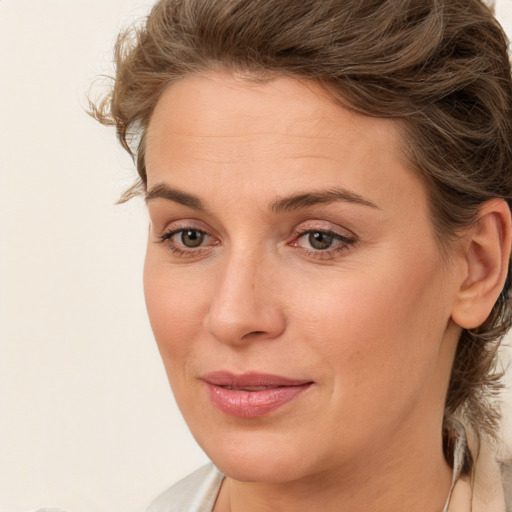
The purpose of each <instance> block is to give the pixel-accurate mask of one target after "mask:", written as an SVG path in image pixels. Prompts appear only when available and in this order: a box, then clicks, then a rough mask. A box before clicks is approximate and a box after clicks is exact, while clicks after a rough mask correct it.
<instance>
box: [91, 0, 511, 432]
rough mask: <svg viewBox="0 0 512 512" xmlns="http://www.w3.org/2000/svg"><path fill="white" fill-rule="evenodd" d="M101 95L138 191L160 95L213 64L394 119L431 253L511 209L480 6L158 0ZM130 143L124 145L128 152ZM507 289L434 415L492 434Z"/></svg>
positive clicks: (503, 66)
mask: <svg viewBox="0 0 512 512" xmlns="http://www.w3.org/2000/svg"><path fill="white" fill-rule="evenodd" d="M115 62H116V76H115V79H114V86H113V89H112V92H111V95H109V96H108V97H106V98H104V99H103V101H102V102H99V103H98V105H97V106H96V107H95V106H94V105H92V106H91V109H92V112H93V115H94V116H95V117H96V118H97V119H99V120H100V121H101V122H102V123H104V124H112V125H115V127H116V129H117V135H118V137H119V140H120V142H121V144H122V145H123V146H124V147H125V149H126V150H127V151H129V152H130V153H131V154H132V156H133V157H134V158H136V164H137V170H138V173H139V182H138V183H137V184H136V185H135V186H134V187H132V188H131V189H129V190H128V191H127V193H125V195H124V196H123V198H122V199H121V201H123V200H127V199H129V198H130V197H132V196H133V195H136V194H137V192H144V190H145V185H146V167H145V132H146V128H147V127H148V124H149V121H150V118H151V115H152V112H153V109H154V107H155V105H156V103H157V101H158V99H159V97H160V95H161V94H162V92H163V91H164V90H165V89H166V88H167V87H168V86H169V85H170V84H171V83H173V82H175V81H176V80H179V79H181V78H183V77H186V76H189V75H191V74H196V73H201V72H205V71H207V70H212V69H215V68H223V69H227V70H231V71H233V72H237V73H241V74H246V75H247V76H251V77H252V78H255V77H256V78H257V77H262V78H265V77H267V78H268V77H270V78H271V77H273V76H283V75H287V76H292V77H300V78H305V79H310V80H315V81H317V82H319V83H321V84H323V85H325V87H326V88H327V90H328V91H329V92H330V93H331V94H332V95H333V96H334V97H335V98H337V99H338V100H339V101H340V102H341V103H342V104H343V105H344V106H348V107H349V108H352V109H354V110H356V111H358V112H360V113H363V114H365V115H368V116H376V117H387V118H393V119H398V120H401V124H402V128H403V140H404V146H405V149H406V152H407V155H408V158H409V161H410V163H411V166H412V167H413V168H414V169H415V170H416V171H417V172H418V173H419V174H420V175H421V176H423V178H424V179H425V181H426V183H427V189H428V191H429V197H430V203H431V211H432V218H433V222H434V225H435V227H436V233H437V235H438V238H439V240H440V242H441V246H442V247H444V248H446V247H448V244H447V242H449V241H450V240H451V239H452V238H453V237H454V236H455V235H456V233H457V232H458V231H459V230H460V229H461V228H464V227H468V226H469V225H471V223H472V222H474V220H475V216H476V214H477V212H478V208H479V206H480V205H481V204H482V203H483V202H485V201H486V200H488V199H490V198H496V197H500V198H504V199H505V200H506V201H507V202H508V203H509V205H510V204H511V200H512V147H511V142H512V138H511V135H512V130H511V119H512V116H511V114H512V85H511V74H510V64H509V59H508V55H507V39H506V36H505V35H504V33H503V30H502V29H501V27H500V26H499V24H498V23H497V21H496V20H495V19H494V17H493V16H492V13H491V11H490V10H489V8H488V7H486V6H485V5H484V4H483V3H482V2H481V1H479V0H286V1H283V0H161V1H159V2H158V3H157V4H156V5H155V6H154V7H153V9H152V11H151V13H150V15H149V16H148V18H147V19H146V20H145V22H144V23H143V24H141V25H140V26H136V27H134V28H132V29H130V30H128V31H126V32H124V33H122V34H121V35H120V36H119V38H118V41H117V45H116V49H115ZM134 141H136V146H137V147H136V148H133V143H134ZM509 288H510V282H509V280H508V279H507V283H506V285H505V288H504V290H503V292H502V293H501V295H500V297H499V299H498V301H497V302H496V304H495V306H494V308H493V310H492V312H491V314H490V316H489V318H488V319H487V320H486V322H485V323H484V324H483V325H481V326H480V327H479V328H477V329H471V330H464V331H463V333H462V336H461V338H460V341H459V344H458V349H457V354H456V357H455V362H454V365H453V370H452V375H451V381H450V384H449V389H448V395H447V399H446V407H445V417H449V416H452V415H454V414H458V415H462V416H464V417H465V418H466V421H467V422H468V423H469V426H471V427H472V428H473V429H474V431H475V432H476V433H477V435H478V434H479V433H480V432H485V433H488V434H493V433H494V432H495V430H496V427H497V420H498V418H499V413H498V411H497V408H496V407H495V406H494V400H493V397H494V398H495V396H496V392H497V390H498V389H499V375H498V372H497V370H496V364H495V362H496V357H495V356H496V351H497V348H498V346H499V342H500V340H501V337H502V336H503V335H504V333H505V332H506V331H507V330H508V328H509V327H510V325H511V323H512V322H511V318H512V311H511V301H510V298H509Z"/></svg>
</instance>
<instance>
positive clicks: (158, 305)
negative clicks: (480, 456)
mask: <svg viewBox="0 0 512 512" xmlns="http://www.w3.org/2000/svg"><path fill="white" fill-rule="evenodd" d="M146 164H147V170H148V183H147V190H148V201H147V202H148V209H149V213H150V218H151V225H150V233H149V242H148V249H147V257H146V264H145V271H144V284H145V294H146V301H147V308H148V312H149V317H150V321H151V325H152V328H153V331H154V334H155V338H156V341H157V343H158V347H159V350H160V353H161V356H162V359H163V362H164V365H165V368H166V371H167V374H168V378H169V382H170V384H171V387H172V390H173V392H174V394H175V397H176V400H177V402H178V405H179V407H180V409H181V411H182V413H183V416H184V418H185V420H186V421H187V423H188V425H189V427H190V430H191V431H192V433H193V435H194V437H195V438H196V440H197V442H198V443H199V444H200V446H201V447H202V448H203V449H204V451H205V452H206V453H207V455H208V456H209V457H210V458H211V460H212V461H213V462H214V463H215V464H216V466H217V467H218V468H219V469H220V470H221V471H222V472H223V473H224V474H226V475H227V478H226V480H225V482H224V484H223V486H222V489H221V492H220V495H219V498H218V500H217V503H216V506H215V512H226V511H228V510H229V511H231V512H242V511H244V512H260V511H270V510H272V511H281V512H285V511H292V510H293V511H294V512H301V511H310V510H322V511H324V512H329V511H331V510H332V511H337V512H340V511H341V512H343V511H351V512H353V511H354V510H357V511H360V512H361V511H370V510H379V511H381V512H382V511H384V512H385V511H393V512H397V511H402V510H403V511H406V510H407V511H410V510H415V511H420V512H421V511H423V510H424V511H427V510H428V511H431V512H433V511H441V510H442V508H443V506H444V503H445V501H446V498H447V494H448V490H449V487H450V480H451V469H450V468H449V466H448V465H447V463H446V462H445V460H444V458H443V454H442V438H441V425H442V414H443V406H444V401H445V395H446V390H447V384H448V379H449V374H450V368H451V364H452V361H453V357H454V351H455V346H456V342H457V339H458V337H459V335H460V327H459V326H458V325H456V324H455V322H454V321H453V320H452V318H453V314H454V311H456V310H457V308H459V309H458V310H457V311H459V310H460V309H461V307H460V303H461V283H464V282H468V274H469V272H468V268H469V267H468V260H467V258H466V257H465V256H464V255H465V253H464V250H460V251H458V252H456V253H455V254H454V256H453V257H452V258H450V259H449V260H448V261H447V260H446V258H445V259H443V257H442V256H441V252H440V249H439V247H438V243H437V242H436V238H435V237H434V233H433V225H432V222H431V219H430V215H429V210H428V205H427V195H426V191H425V188H424V186H423V184H422V182H421V181H420V179H419V178H418V177H417V176H416V175H415V174H414V173H413V172H412V171H411V170H410V169H409V167H408V164H407V162H406V160H405V159H404V158H403V156H402V153H401V150H400V138H399V134H398V126H397V125H396V124H395V122H394V121H391V120H383V119H375V118H369V117H364V116H361V115H358V114H355V113H352V112H349V111H348V110H345V109H343V108H341V107H339V106H337V105H334V104H333V102H332V101H331V100H330V99H329V98H328V97H327V96H326V95H325V93H324V92H323V91H322V90H321V89H320V88H319V87H317V86H316V85H315V84H312V83H306V82H301V81H298V80H293V79H290V78H280V79H276V80H272V81H269V82H265V83H254V82H251V81H248V80H245V79H241V78H237V77H234V76H232V75H229V74H222V73H210V74H206V75H203V76H195V77H189V78H186V79H183V80H182V81H180V82H178V83H176V84H174V85H172V86H170V87H169V88H168V89H167V90H166V91H165V92H164V94H163V95H162V97H161V99H160V101H159V102H158V104H157V106H156V108H155V111H154V114H153V116H152V119H151V122H150V125H149V128H148V133H147V152H146ZM162 186H165V187H166V190H165V191H164V192H163V190H164V189H163V187H162ZM340 187H342V188H343V189H344V195H342V196H339V197H337V198H336V199H335V200H334V199H333V198H332V197H331V199H333V200H331V201H326V200H325V194H324V196H322V197H323V199H324V201H321V202H319V201H318V197H316V199H317V201H316V202H315V201H314V200H313V201H309V202H311V203H313V204H305V201H295V203H294V204H293V205H292V206H290V204H291V202H290V201H289V202H288V203H281V205H280V206H281V208H278V207H276V203H278V202H279V201H282V200H283V198H287V197H289V196H296V195H302V194H316V193H322V192H325V191H332V190H333V189H335V188H340ZM167 189H172V191H179V192H180V193H181V195H180V194H177V193H176V192H172V193H171V192H169V190H167ZM286 205H287V206H288V207H286ZM185 228H186V229H193V230H195V231H199V232H200V237H199V245H198V246H197V247H187V246H186V244H188V243H189V242H190V239H188V238H186V237H185V238H183V236H182V235H183V231H181V232H180V231H179V230H184V229H185ZM312 232H321V233H324V236H325V233H331V234H332V233H334V235H333V238H332V244H331V246H329V247H328V248H327V249H318V246H315V247H313V246H312V244H311V239H310V234H311V233H312ZM170 233H174V234H173V235H172V236H171V235H170ZM201 233H202V234H201ZM197 238H198V237H197V236H196V241H197ZM329 240H330V239H327V242H329ZM464 243H465V244H466V245H464V247H463V248H462V249H464V248H465V249H468V248H469V247H470V246H471V243H470V242H468V241H467V239H464ZM327 245H328V244H327ZM476 260H478V261H480V260H481V258H480V259H478V258H476ZM466 313H467V315H469V316H470V317H471V314H470V312H468V311H466ZM216 370H229V371H231V372H233V373H243V372H248V371H253V372H265V373H272V374H277V375H282V376H285V377H288V378H292V379H307V380H309V381H313V382H314V384H313V385H312V386H311V387H310V388H309V389H308V390H307V391H306V392H305V393H303V394H301V395H300V396H299V397H297V398H296V399H294V400H292V401H291V402H289V403H287V404H285V405H284V406H282V407H280V408H278V409H277V410H274V411H272V412H271V413H269V414H266V415H264V416H263V417H261V418H252V419H243V418H234V417H230V416H227V415H225V414H223V413H222V412H220V411H219V410H218V409H217V408H215V407H214V406H213V405H212V402H211V401H210V398H209V396H208V394H207V393H206V389H205V385H204V382H203V381H202V380H201V376H203V375H204V374H206V373H208V372H212V371H216Z"/></svg>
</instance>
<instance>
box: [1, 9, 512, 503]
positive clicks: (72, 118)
mask: <svg viewBox="0 0 512 512" xmlns="http://www.w3.org/2000/svg"><path fill="white" fill-rule="evenodd" d="M511 2H512V0H501V1H500V0H498V2H497V11H498V15H499V17H500V18H501V19H502V21H503V23H504V25H505V26H506V27H508V28H509V33H512V3H511ZM150 3H151V2H150V1H149V0H148V1H141V0H0V251H1V257H0V512H26V511H28V510H34V509H37V508H38V507H43V506H47V507H49V506H56V507H57V506H58V507H61V508H63V509H66V510H68V511H70V512H117V511H119V512H121V511H122V512H136V511H142V510H143V509H144V507H145V505H147V504H148V502H149V501H150V500H151V499H152V498H153V497H154V496H155V495H156V494H157V493H159V492H160V491H161V490H163V489H164V488H165V487H167V486H168V485H169V484H170V483H171V482H173V481H175V480H176V479H178V478H180V477H181V476H184V475H185V474H186V473H188V472H190V471H191V470H192V469H194V468H195V467H197V466H199V465H200V464H202V463H203V462H204V461H206V457H205V456H204V454H202V452H201V451H200V449H199V448H197V447H196V445H195V444H194V441H193V440H192V438H191V436H190V434H189V433H188V431H187V429H186V426H185V425H184V423H183V420H182V419H181V417H180V415H179V412H178V411H177V408H176V406H175V404H174V402H173V400H172V398H171V394H170V392H169V389H168V385H167V381H166V378H165V375H164V371H163V368H162V365H161V363H160V360H159V356H158V353H157V350H156V347H155V344H154V342H153V338H152V334H151V331H150V328H149V324H148V321H147V319H146V314H145V308H144V299H143V294H142V280H141V270H142V262H143V257H144V245H145V236H146V226H147V218H146V215H145V211H144V207H143V205H142V204H141V202H140V201H137V200H135V201H132V202H131V203H129V204H127V205H123V206H114V205H113V203H114V202H115V201H116V199H117V197H118V195H119V193H120V192H121V191H122V190H123V188H125V187H126V186H127V185H128V184H130V183H131V181H132V179H133V177H134V171H133V169H132V165H131V161H130V160H129V159H128V158H127V157H126V155H124V154H123V153H122V151H121V150H120V149H119V148H118V147H117V145H116V143H115V140H114V134H113V132H112V131H111V130H109V129H106V128H102V127H100V126H99V125H97V124H96V123H95V122H94V121H92V120H91V119H89V118H88V117H87V116H86V115H85V114H84V113H83V108H84V106H85V97H86V91H87V89H88V87H89V84H90V82H91V79H92V78H93V77H95V76H96V75H98V74H100V73H104V72H107V73H108V72H109V71H110V70H111V64H110V55H111V47H112V44H113V40H114V36H115V34H116V33H117V32H118V30H119V29H120V27H122V26H123V25H125V24H127V23H129V22H130V21H133V20H135V19H137V18H139V17H140V16H142V15H144V13H145V12H147V10H148V6H149V5H150ZM511 384H512V382H511ZM508 396H509V397H510V391H508ZM509 411H511V412H512V404H510V405H509ZM508 414H510V412H509V413H508ZM507 423H508V425H509V426H510V424H511V423H512V415H510V417H509V420H508V422H507ZM508 436H509V437H510V438H511V439H512V431H510V430H509V433H508Z"/></svg>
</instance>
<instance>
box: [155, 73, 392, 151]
mask: <svg viewBox="0 0 512 512" xmlns="http://www.w3.org/2000/svg"><path fill="white" fill-rule="evenodd" d="M340 124H343V125H345V126H346V127H350V129H349V130H348V131H347V130H345V131H344V133H343V131H340ZM398 134H399V130H398V124H397V122H396V121H392V120H388V119H379V118H371V117H368V116H363V115H360V114H357V113H355V112H352V111H350V110H348V109H346V108H343V107H341V106H340V105H339V104H337V103H336V102H335V100H334V99H333V97H332V96H331V95H330V94H328V92H327V91H326V89H325V88H323V87H322V86H320V85H319V84H317V83H315V82H313V81H306V80H298V79H293V78H286V77H282V78H276V79H273V80H268V81H265V82H257V81H254V80H251V79H247V78H244V77H238V76H236V75H233V74H227V73H209V74H206V75H198V76H191V77H187V78H185V79H182V80H180V81H178V82H177V83H175V84H172V85H171V86H170V87H168V88H167V90H166V91H164V93H163V94H162V96H161V98H160V100H159V102H158V103H157V105H156V107H155V109H154V112H153V115H152V118H151V120H150V123H149V127H148V131H147V146H148V147H149V149H150V150H153V149H154V150H158V149H159V145H160V144H162V143H164V144H167V143H168V142H169V141H170V139H171V138H174V137H190V138H197V140H198V142H202V143H207V142H208V139H210V140H211V142H212V144H215V145H216V147H217V149H219V148H220V146H221V142H222V140H221V139H222V138H223V137H225V138H230V139H232V140H237V139H238V140H239V142H241V141H242V139H243V138H244V137H245V138H247V137H248V136H253V137H254V138H255V139H256V138H259V139H263V138H267V139H268V138H272V139H274V141H276V142H283V139H284V138H287V139H288V140H289V141H290V142H298V141H300V139H302V142H310V141H311V142H314V143H331V144H332V143H335V142H340V137H343V138H344V139H345V141H346V140H347V139H350V140H352V139H353V140H355V139H358V140H359V141H360V142H364V141H365V140H366V141H369V140H370V141H372V144H373V143H375V142H378V143H379V144H380V145H382V146H383V147H384V146H385V147H387V148H388V149H391V150H392V151H395V152H396V153H397V156H398V153H400V151H399V149H400V142H399V136H398ZM150 153H151V151H150Z"/></svg>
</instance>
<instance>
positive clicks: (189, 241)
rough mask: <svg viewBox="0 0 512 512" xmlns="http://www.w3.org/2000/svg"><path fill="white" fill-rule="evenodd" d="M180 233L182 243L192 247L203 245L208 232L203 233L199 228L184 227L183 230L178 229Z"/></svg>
mask: <svg viewBox="0 0 512 512" xmlns="http://www.w3.org/2000/svg"><path fill="white" fill-rule="evenodd" d="M178 233H179V237H178V238H179V240H180V241H181V243H182V244H183V245H184V246H185V247H189V248H191V249H193V248H195V247H199V246H200V245H202V243H203V242H204V239H205V236H206V233H203V232H202V231H199V230H198V229H183V230H182V231H178ZM178 233H176V234H178Z"/></svg>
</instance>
